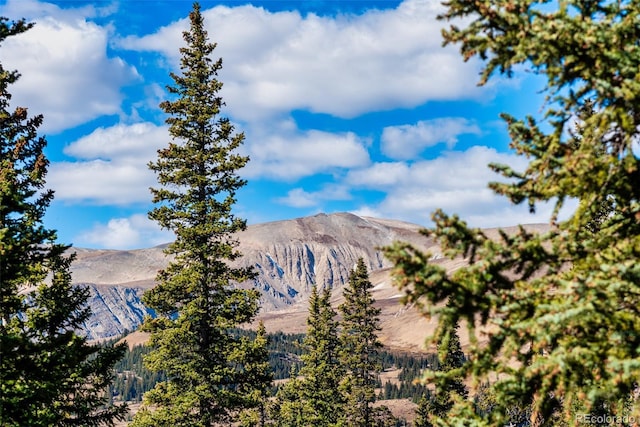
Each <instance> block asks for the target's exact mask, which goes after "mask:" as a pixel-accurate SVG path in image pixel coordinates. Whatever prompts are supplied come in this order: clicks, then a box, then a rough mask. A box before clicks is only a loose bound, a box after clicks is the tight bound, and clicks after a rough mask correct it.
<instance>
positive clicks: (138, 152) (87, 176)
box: [47, 123, 169, 205]
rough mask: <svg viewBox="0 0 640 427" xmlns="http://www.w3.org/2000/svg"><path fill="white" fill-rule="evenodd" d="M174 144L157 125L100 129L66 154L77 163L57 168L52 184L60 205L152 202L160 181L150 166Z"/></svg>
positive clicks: (51, 174)
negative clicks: (160, 151) (162, 149)
mask: <svg viewBox="0 0 640 427" xmlns="http://www.w3.org/2000/svg"><path fill="white" fill-rule="evenodd" d="M168 141H169V135H168V133H167V129H166V127H164V126H156V125H154V124H151V123H137V124H134V125H122V124H118V125H115V126H112V127H109V128H98V129H96V130H95V131H93V132H92V133H91V134H89V135H87V136H85V137H82V138H80V139H78V140H77V141H75V142H73V143H72V144H70V145H69V146H68V147H66V148H65V153H66V154H67V155H70V156H73V157H75V158H76V159H78V161H75V162H55V163H52V165H51V167H50V170H49V174H48V178H47V184H48V185H49V186H50V187H51V188H55V190H56V199H58V200H65V201H83V202H89V203H95V204H102V205H108V204H116V205H125V204H129V203H140V202H149V201H150V200H151V195H150V194H149V187H151V186H155V185H156V178H155V176H154V174H153V172H151V171H150V170H149V169H148V168H147V163H148V162H149V161H151V160H154V159H155V158H156V152H157V149H158V148H160V147H163V146H166V145H167V143H168Z"/></svg>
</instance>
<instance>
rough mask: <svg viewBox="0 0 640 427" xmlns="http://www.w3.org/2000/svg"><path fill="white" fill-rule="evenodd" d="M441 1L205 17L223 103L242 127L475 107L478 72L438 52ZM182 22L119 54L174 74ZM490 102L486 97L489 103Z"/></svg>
mask: <svg viewBox="0 0 640 427" xmlns="http://www.w3.org/2000/svg"><path fill="white" fill-rule="evenodd" d="M442 11H443V9H442V6H441V5H440V2H439V1H438V0H407V1H405V2H404V3H402V4H401V5H400V6H398V8H396V9H390V10H370V11H367V12H365V13H364V14H362V15H338V16H326V17H325V16H323V17H320V16H317V15H314V14H308V15H306V16H301V15H300V14H299V13H298V12H269V11H266V10H264V9H262V8H258V7H254V6H239V7H233V8H230V7H226V6H216V7H214V8H212V9H209V10H206V11H204V12H203V14H204V16H205V23H206V25H207V28H208V30H209V35H210V38H211V40H213V41H216V42H217V43H218V49H217V50H216V51H215V52H214V54H215V55H217V56H220V57H222V58H223V59H224V68H223V70H222V72H221V80H222V81H224V84H225V86H224V88H223V96H224V97H225V100H226V101H227V105H228V106H229V109H230V111H231V114H232V116H233V117H234V118H235V119H236V120H247V121H248V120H254V119H256V118H266V117H270V116H273V115H277V114H280V113H286V112H288V111H292V110H296V109H303V110H309V111H312V112H319V113H328V114H332V115H335V116H340V117H354V116H358V115H360V114H362V113H365V112H370V111H381V110H391V109H394V108H400V107H405V108H409V107H413V106H417V105H421V104H424V103H425V102H427V101H429V100H450V99H463V98H466V99H468V98H478V97H479V96H480V93H481V92H480V90H479V89H478V88H477V87H476V85H475V83H476V81H477V71H478V67H477V63H476V62H474V61H470V62H469V63H464V62H463V61H462V59H461V58H460V56H459V54H458V52H457V51H456V49H455V47H451V48H445V49H443V48H442V47H441V35H440V30H441V28H442V26H443V24H442V23H441V22H438V21H437V20H436V16H437V14H438V13H440V12H442ZM186 27H187V21H186V19H183V20H180V21H178V22H176V23H173V24H171V25H170V26H167V27H163V28H161V29H160V30H158V31H157V32H156V33H154V34H151V35H147V36H144V37H134V36H131V37H128V38H125V39H122V40H121V41H120V43H119V44H120V46H122V47H124V48H127V49H131V50H138V51H159V52H161V53H162V54H164V55H165V56H166V57H167V58H170V61H172V62H173V67H174V68H175V67H177V61H178V55H179V51H178V49H179V47H180V46H182V44H183V41H182V37H181V31H182V30H183V29H185V28H186ZM485 96H486V94H485Z"/></svg>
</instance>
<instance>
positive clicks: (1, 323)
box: [0, 18, 127, 426]
mask: <svg viewBox="0 0 640 427" xmlns="http://www.w3.org/2000/svg"><path fill="white" fill-rule="evenodd" d="M31 26H32V24H27V23H26V22H25V21H23V20H20V21H16V22H10V21H9V20H8V19H6V18H0V43H2V42H3V41H4V40H5V39H6V38H8V37H11V36H14V35H17V34H20V33H22V32H24V31H27V30H28V29H29V28H31ZM19 77H20V75H19V74H18V73H17V72H16V71H7V70H5V69H4V67H3V66H2V65H1V64H0V292H1V293H0V425H3V426H65V425H87V426H98V425H113V423H114V421H115V420H116V419H123V417H124V414H125V413H126V411H127V408H126V407H124V406H113V405H109V397H108V396H106V392H107V390H108V387H109V384H110V383H111V381H112V380H113V369H112V368H113V366H114V364H115V363H116V361H117V360H118V359H119V358H120V357H121V356H122V354H123V352H124V346H119V347H105V348H101V347H99V346H97V345H89V344H88V343H87V340H86V338H84V337H82V336H80V335H78V333H77V330H79V329H81V327H82V324H83V322H84V321H86V320H87V319H88V317H89V315H90V309H89V308H88V307H87V305H86V303H87V299H88V297H89V294H88V290H87V289H86V288H79V287H74V286H72V285H71V274H70V271H69V268H70V264H71V262H72V261H73V256H68V255H65V251H67V249H69V246H67V245H63V244H59V243H55V240H56V232H55V231H54V230H50V229H47V228H46V227H45V225H44V223H43V217H44V214H45V212H46V209H47V208H48V206H49V204H50V203H51V201H52V200H53V191H51V190H47V189H44V187H45V176H46V173H47V167H48V165H49V162H48V160H47V159H46V157H45V156H44V153H43V151H44V149H45V147H46V144H47V142H46V140H45V138H43V137H39V136H38V134H37V131H38V128H39V127H40V125H41V124H42V120H43V117H42V116H41V115H38V116H33V117H29V116H28V113H27V109H26V108H24V107H17V108H15V109H13V111H11V110H10V100H11V95H10V93H9V91H8V89H9V86H10V85H11V84H13V83H14V82H15V81H16V80H17V79H18V78H19Z"/></svg>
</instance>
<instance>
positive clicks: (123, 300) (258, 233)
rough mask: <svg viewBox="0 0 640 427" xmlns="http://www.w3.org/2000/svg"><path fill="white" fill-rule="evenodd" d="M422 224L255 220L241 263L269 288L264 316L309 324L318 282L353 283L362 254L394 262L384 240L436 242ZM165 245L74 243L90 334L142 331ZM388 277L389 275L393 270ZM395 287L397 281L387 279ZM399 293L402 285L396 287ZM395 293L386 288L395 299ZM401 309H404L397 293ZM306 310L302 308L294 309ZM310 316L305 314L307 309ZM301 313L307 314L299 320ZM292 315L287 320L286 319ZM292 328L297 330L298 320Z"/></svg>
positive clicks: (340, 216)
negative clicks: (144, 299) (145, 300)
mask: <svg viewBox="0 0 640 427" xmlns="http://www.w3.org/2000/svg"><path fill="white" fill-rule="evenodd" d="M420 229H421V227H420V226H418V225H415V224H409V223H405V222H401V221H393V220H385V219H376V218H369V217H359V216H356V215H353V214H349V213H337V214H331V215H325V214H318V215H315V216H311V217H305V218H298V219H293V220H286V221H276V222H269V223H264V224H256V225H251V226H249V227H248V228H247V230H246V231H244V232H242V233H239V234H238V235H237V239H238V241H239V242H240V246H239V249H240V251H241V252H242V253H243V257H242V258H241V259H240V260H239V261H237V264H238V265H240V266H249V265H251V266H253V267H254V268H255V271H256V272H257V273H258V275H257V277H256V279H255V280H254V281H252V282H251V283H244V284H242V286H253V287H255V288H256V289H258V290H259V291H260V293H261V307H262V309H261V311H262V313H261V316H262V317H264V318H265V319H273V318H277V317H278V316H280V313H281V314H282V316H284V317H282V318H283V319H286V317H287V312H289V313H290V318H291V320H292V321H294V318H295V319H297V320H296V321H295V322H293V323H297V324H299V326H301V327H303V329H302V330H304V326H305V319H306V306H305V304H304V302H305V301H306V299H307V297H308V295H309V294H310V292H311V288H312V286H313V285H314V284H317V285H318V286H319V287H320V288H324V287H329V288H331V289H333V290H335V291H337V292H334V295H336V297H337V298H338V297H339V295H340V292H339V290H340V289H341V288H342V286H344V284H345V283H347V281H348V278H349V272H350V271H351V269H352V268H353V267H354V265H355V263H356V261H357V260H358V258H360V257H362V258H363V259H364V260H365V262H366V264H367V265H368V267H369V270H370V271H371V272H372V274H374V273H376V272H380V271H385V270H386V269H388V268H389V267H390V266H391V265H390V263H389V261H388V260H386V259H385V258H384V256H383V254H382V251H381V249H380V248H381V247H382V246H385V245H389V244H391V243H392V242H394V241H396V240H402V241H409V242H412V243H414V244H415V245H417V246H420V247H423V248H428V247H431V246H433V244H432V242H431V241H430V240H429V239H427V238H426V237H424V236H422V235H421V234H420V233H419V230H420ZM163 247H164V246H158V247H154V248H148V249H139V250H126V251H119V250H95V249H81V248H78V249H74V250H75V253H76V257H77V258H76V261H75V262H74V263H73V264H72V273H73V281H74V283H75V284H77V285H81V286H87V287H88V288H89V290H90V294H91V296H90V300H89V304H90V306H91V309H92V312H93V315H92V317H91V318H90V319H89V320H88V321H87V322H86V323H85V327H84V329H85V331H86V334H87V336H88V337H89V338H90V339H102V338H108V337H112V336H117V335H120V334H122V333H123V332H125V331H126V330H129V331H132V330H135V329H136V328H137V327H138V325H139V324H140V323H141V321H142V319H143V318H144V316H145V315H153V313H152V311H150V310H149V309H147V308H146V307H145V306H144V305H143V304H142V303H141V301H140V298H141V296H142V294H143V293H144V291H145V290H146V289H149V288H151V287H152V286H153V285H154V279H155V275H156V273H157V271H158V270H160V269H162V268H163V267H165V266H166V264H167V262H168V258H167V257H166V256H165V254H164V253H163V252H162V250H163ZM384 277H385V279H384V280H383V282H389V280H388V274H387V275H384ZM387 287H388V288H389V289H391V287H390V285H389V286H387ZM392 293H393V294H397V293H398V292H397V291H396V290H393V291H392ZM390 296H391V295H386V294H385V297H384V298H388V297H390ZM394 300H395V302H394V304H393V305H394V307H395V308H394V309H395V310H396V311H398V310H402V309H403V308H402V307H401V306H400V305H398V304H397V297H396V298H394ZM296 312H297V313H299V315H294V314H291V313H296ZM300 315H302V316H300ZM298 318H299V319H298ZM285 322H286V320H285ZM289 327H290V328H289V329H291V328H293V329H296V326H295V325H294V324H290V325H289Z"/></svg>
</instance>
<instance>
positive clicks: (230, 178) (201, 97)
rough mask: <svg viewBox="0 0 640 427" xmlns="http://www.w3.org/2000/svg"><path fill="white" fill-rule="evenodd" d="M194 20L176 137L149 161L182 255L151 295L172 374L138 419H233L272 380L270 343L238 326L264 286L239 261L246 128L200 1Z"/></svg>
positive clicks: (153, 422)
mask: <svg viewBox="0 0 640 427" xmlns="http://www.w3.org/2000/svg"><path fill="white" fill-rule="evenodd" d="M189 20H190V29H189V30H188V31H185V32H184V33H183V37H184V40H185V42H186V47H183V48H181V49H180V53H181V55H182V58H181V71H182V74H180V75H177V74H174V73H171V77H172V79H173V81H174V85H173V86H169V87H168V90H169V93H170V94H171V95H173V96H175V98H174V100H171V101H165V102H162V103H161V104H160V107H161V108H162V109H163V110H164V111H165V112H166V113H168V114H169V115H170V116H169V118H167V120H166V121H167V123H168V124H169V125H170V128H169V133H170V135H171V136H172V138H173V141H172V142H171V143H170V144H169V146H168V147H167V148H164V149H161V150H159V151H158V159H157V161H156V162H154V163H151V164H150V168H151V169H152V170H153V171H154V172H156V174H157V177H158V182H159V184H160V187H159V188H154V189H152V192H153V201H154V203H156V204H157V207H156V208H154V209H153V210H152V211H151V212H150V214H149V216H150V218H151V219H153V220H155V221H157V222H158V223H159V224H160V225H161V226H162V227H163V228H165V229H169V230H172V231H174V233H175V235H176V240H175V241H174V242H173V243H172V244H170V245H169V246H168V248H167V250H166V253H167V254H170V255H174V256H175V258H174V259H173V261H172V262H171V263H170V264H169V266H168V267H167V268H166V269H165V270H163V271H161V272H160V273H159V274H158V277H157V282H158V284H157V286H156V287H155V288H153V289H152V290H150V291H149V292H147V293H146V294H145V296H144V302H145V303H146V304H147V305H148V306H149V307H152V308H153V309H155V310H156V311H157V313H158V315H159V316H158V318H156V319H148V320H147V321H146V322H145V326H144V327H145V329H146V330H148V331H151V338H150V341H149V344H150V345H151V346H154V347H155V351H154V352H152V353H151V354H150V355H149V356H148V357H147V360H146V363H147V365H148V367H149V368H151V369H152V370H157V371H159V370H162V371H165V372H166V374H167V377H168V380H167V381H166V382H162V383H160V384H158V385H157V387H156V388H155V389H154V390H152V391H150V392H148V393H147V394H145V397H144V402H145V404H146V409H145V410H143V411H141V412H140V413H139V414H138V415H137V416H136V418H135V420H134V423H133V425H135V426H154V427H155V426H172V427H173V426H211V425H216V424H220V423H223V424H224V423H230V422H231V420H232V419H235V418H237V416H238V415H239V414H240V412H241V410H242V409H245V408H247V407H251V406H254V405H255V404H256V402H255V399H254V396H255V394H254V393H253V391H252V390H255V389H259V388H260V387H262V384H261V383H260V382H262V381H267V380H268V379H267V378H266V377H264V376H261V377H260V378H258V377H256V375H254V374H255V373H256V372H255V370H253V369H252V368H250V366H252V364H253V363H254V362H255V360H256V356H255V353H256V352H258V353H259V352H262V350H261V348H258V346H257V345H256V343H255V342H252V340H251V339H249V338H247V337H246V336H240V335H238V334H237V333H235V332H234V329H235V328H237V327H238V326H239V325H241V324H244V323H246V322H249V321H250V320H251V319H253V317H254V316H255V315H256V313H257V311H258V294H257V292H256V291H255V290H245V289H242V288H241V287H238V286H237V284H238V283H240V282H243V281H246V280H248V279H250V278H252V277H253V272H252V270H251V269H242V268H234V267H232V266H231V264H230V262H232V261H234V260H236V259H238V257H240V256H241V254H240V253H239V251H238V250H237V245H238V242H237V240H236V239H235V238H234V233H236V232H238V231H241V230H244V229H245V228H246V221H244V220H242V219H239V218H238V217H236V216H235V215H234V214H233V212H232V207H233V205H234V203H235V201H236V198H235V197H236V192H237V191H238V190H239V189H240V188H241V187H242V186H244V185H245V183H246V182H245V181H244V180H243V179H241V178H240V177H239V176H238V170H239V169H241V168H242V167H244V166H245V164H246V163H247V161H248V157H245V156H241V155H239V154H238V153H237V149H238V148H239V147H240V145H241V144H242V142H243V141H244V135H243V134H242V133H234V127H233V126H232V125H231V123H230V122H229V120H228V119H227V118H223V117H220V108H221V107H222V105H223V101H222V98H221V97H220V96H219V91H220V89H221V87H222V83H221V82H220V81H218V79H217V74H218V71H219V70H220V69H221V67H222V60H221V59H219V60H217V61H212V59H211V58H210V56H211V54H212V53H213V51H214V49H215V46H216V45H215V44H212V43H210V42H209V41H208V36H207V32H206V31H205V29H204V22H203V17H202V15H201V13H200V5H199V4H198V3H194V5H193V10H192V12H191V13H190V14H189ZM263 344H264V343H263ZM254 367H255V366H254ZM254 381H257V382H256V383H254Z"/></svg>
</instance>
